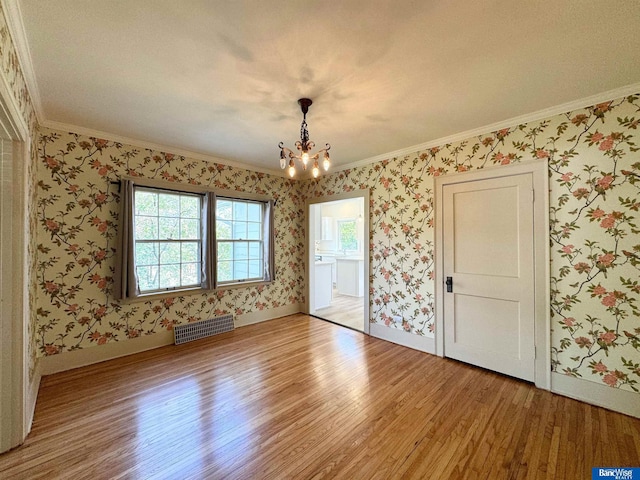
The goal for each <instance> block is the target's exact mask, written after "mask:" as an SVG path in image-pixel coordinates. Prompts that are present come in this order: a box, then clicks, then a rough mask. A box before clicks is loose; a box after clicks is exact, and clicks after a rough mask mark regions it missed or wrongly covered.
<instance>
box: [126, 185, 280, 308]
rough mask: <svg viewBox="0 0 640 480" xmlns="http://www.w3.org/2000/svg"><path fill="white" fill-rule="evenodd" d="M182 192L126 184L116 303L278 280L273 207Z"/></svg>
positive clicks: (255, 200) (251, 199)
mask: <svg viewBox="0 0 640 480" xmlns="http://www.w3.org/2000/svg"><path fill="white" fill-rule="evenodd" d="M157 184H160V185H162V187H157V186H156V185H157ZM179 188H184V189H185V190H184V191H183V190H177V189H174V187H173V185H172V186H171V187H168V186H167V187H165V186H164V184H163V183H162V182H158V181H154V180H139V179H136V180H135V181H133V180H123V181H122V185H121V192H122V193H123V195H122V212H121V218H122V221H121V224H120V229H121V240H120V248H119V255H120V257H121V261H120V262H119V264H118V267H119V272H118V274H117V275H116V282H115V283H116V285H115V287H116V288H115V293H116V295H117V296H119V298H121V299H127V298H136V297H145V298H146V297H148V296H149V295H154V294H160V293H168V292H172V291H188V290H193V291H199V290H210V289H214V288H217V287H223V286H224V287H229V286H233V285H236V284H237V285H246V284H247V283H256V282H269V281H272V280H273V271H274V270H273V256H274V252H273V244H274V240H273V225H272V224H273V202H272V201H270V200H268V199H263V198H262V197H261V196H258V195H252V194H242V193H236V192H233V193H231V192H226V194H225V192H219V193H218V192H211V191H205V190H203V189H202V190H199V189H198V188H197V187H191V186H181V187H179Z"/></svg>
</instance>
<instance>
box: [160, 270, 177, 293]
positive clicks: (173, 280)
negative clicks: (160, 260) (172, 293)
mask: <svg viewBox="0 0 640 480" xmlns="http://www.w3.org/2000/svg"><path fill="white" fill-rule="evenodd" d="M179 286H180V265H160V288H174V287H179Z"/></svg>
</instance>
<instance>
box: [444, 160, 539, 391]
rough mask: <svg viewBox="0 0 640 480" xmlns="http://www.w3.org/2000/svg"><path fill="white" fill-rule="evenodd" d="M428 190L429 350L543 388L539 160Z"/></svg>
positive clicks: (486, 171) (480, 172) (454, 179)
mask: <svg viewBox="0 0 640 480" xmlns="http://www.w3.org/2000/svg"><path fill="white" fill-rule="evenodd" d="M435 193H436V353H437V354H438V355H440V356H447V357H451V358H456V359H459V360H462V361H465V362H468V363H473V364H476V365H479V366H482V367H485V368H489V369H491V370H495V371H499V372H502V373H506V374H508V375H512V376H515V377H519V378H523V379H526V380H530V381H535V383H536V385H537V386H538V387H540V388H545V389H549V388H550V369H551V364H550V352H549V337H550V327H549V321H550V320H549V282H548V278H549V262H548V258H549V252H548V247H547V239H548V177H547V166H546V162H531V163H528V164H522V165H515V166H509V167H499V168H489V169H483V170H478V171H475V172H470V173H465V174H456V175H450V176H446V177H440V178H436V189H435ZM534 198H535V201H534ZM449 237H451V239H450V240H448V238H449ZM448 276H451V277H452V279H453V292H452V293H447V291H446V284H445V282H446V277H448ZM536 351H537V355H536Z"/></svg>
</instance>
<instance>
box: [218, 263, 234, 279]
mask: <svg viewBox="0 0 640 480" xmlns="http://www.w3.org/2000/svg"><path fill="white" fill-rule="evenodd" d="M232 263H233V262H218V281H219V282H228V281H230V280H233V278H232V277H231V265H232Z"/></svg>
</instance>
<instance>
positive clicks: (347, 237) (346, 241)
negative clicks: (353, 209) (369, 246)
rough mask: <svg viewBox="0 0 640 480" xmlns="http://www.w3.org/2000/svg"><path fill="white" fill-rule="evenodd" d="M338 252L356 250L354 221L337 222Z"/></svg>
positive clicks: (356, 234)
mask: <svg viewBox="0 0 640 480" xmlns="http://www.w3.org/2000/svg"><path fill="white" fill-rule="evenodd" d="M338 250H342V251H346V250H358V233H357V227H356V221H355V220H338Z"/></svg>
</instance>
